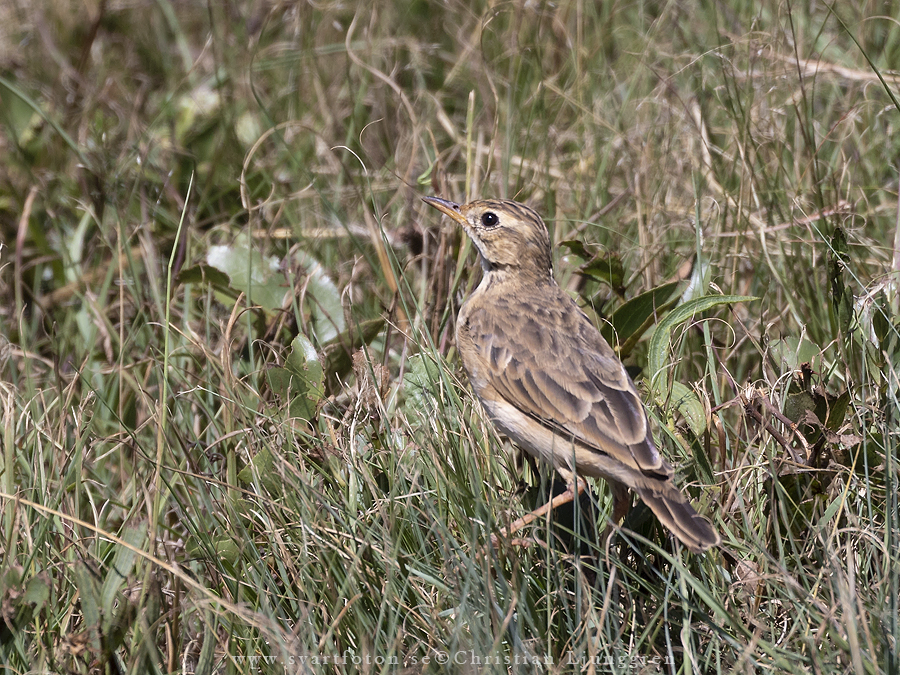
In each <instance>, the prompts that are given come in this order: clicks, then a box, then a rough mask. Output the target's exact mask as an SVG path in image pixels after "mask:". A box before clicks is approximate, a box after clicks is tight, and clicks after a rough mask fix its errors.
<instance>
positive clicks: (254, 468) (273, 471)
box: [238, 448, 284, 496]
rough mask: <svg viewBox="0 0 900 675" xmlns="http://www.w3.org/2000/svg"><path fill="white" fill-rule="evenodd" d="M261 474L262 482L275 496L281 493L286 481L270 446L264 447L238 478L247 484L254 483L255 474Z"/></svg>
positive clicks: (260, 479) (260, 480)
mask: <svg viewBox="0 0 900 675" xmlns="http://www.w3.org/2000/svg"><path fill="white" fill-rule="evenodd" d="M254 474H256V475H257V476H259V482H260V484H261V485H262V486H263V487H264V488H265V489H266V491H267V492H268V493H269V494H270V495H273V496H277V495H279V494H281V491H282V485H283V484H284V481H283V480H282V478H281V476H280V475H279V473H278V469H277V467H276V466H275V457H274V455H272V452H271V451H270V450H269V449H268V448H263V449H262V450H260V451H259V452H258V453H256V456H255V457H254V458H253V459H251V460H250V463H249V464H248V465H247V466H245V467H244V468H243V469H241V471H240V473H238V480H239V481H241V482H242V483H244V484H245V485H252V484H253V476H254Z"/></svg>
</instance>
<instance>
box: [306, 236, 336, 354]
mask: <svg viewBox="0 0 900 675" xmlns="http://www.w3.org/2000/svg"><path fill="white" fill-rule="evenodd" d="M296 260H297V263H298V264H299V266H300V267H302V268H303V270H304V271H305V272H306V274H307V275H308V278H307V280H306V302H307V304H308V306H309V312H310V315H311V318H312V331H311V332H312V333H313V334H314V335H315V339H316V341H317V342H316V343H317V344H319V345H323V344H325V343H326V342H330V341H331V340H333V339H334V338H336V337H337V336H338V335H340V334H341V333H343V332H344V331H345V330H347V323H346V321H345V320H344V306H343V305H342V304H341V292H340V290H339V289H338V287H337V286H336V285H335V283H334V282H333V281H332V280H331V277H329V276H328V273H327V272H326V271H325V268H324V267H322V264H321V263H320V262H319V261H318V260H316V259H315V258H313V257H312V256H311V255H310V254H309V253H307V252H305V251H300V252H298V253H297V257H296ZM303 330H305V331H306V332H307V333H309V332H310V331H309V330H307V329H306V328H305V327H304V328H303Z"/></svg>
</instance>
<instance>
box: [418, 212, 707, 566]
mask: <svg viewBox="0 0 900 675" xmlns="http://www.w3.org/2000/svg"><path fill="white" fill-rule="evenodd" d="M422 199H423V201H424V202H425V203H426V204H428V205H429V206H432V207H434V208H436V209H437V210H438V211H440V212H441V213H443V214H445V215H447V216H448V217H449V218H451V219H452V220H453V221H455V222H456V223H458V224H459V225H461V226H462V228H463V230H464V231H465V233H466V234H467V235H468V236H469V238H470V239H471V240H472V242H473V243H474V245H475V248H476V249H477V250H478V254H479V258H480V262H481V268H482V271H483V275H482V278H481V282H480V283H479V284H478V286H477V287H476V288H475V290H474V291H473V292H472V293H471V295H470V296H469V297H468V298H467V299H466V300H465V302H464V303H463V305H462V307H461V308H460V310H459V315H458V317H457V322H456V347H457V351H458V353H459V355H460V360H461V361H462V365H463V368H464V369H465V371H466V373H467V375H468V379H469V383H470V385H471V387H472V389H473V390H474V392H475V394H476V396H477V398H478V399H479V400H480V401H481V404H482V406H483V408H484V410H485V411H486V413H487V415H488V417H489V418H490V420H491V421H492V422H493V424H494V425H495V427H496V428H497V429H498V430H499V431H500V432H501V433H503V434H505V435H506V436H507V437H509V438H510V439H511V440H512V441H514V442H515V443H516V444H517V445H518V446H520V447H521V448H522V449H524V450H525V451H527V452H528V453H530V454H531V455H532V456H533V457H535V458H536V459H538V460H540V461H543V462H545V463H547V464H549V465H550V466H552V467H553V468H555V469H556V471H557V472H558V473H559V474H560V476H561V477H562V478H563V480H564V481H565V482H566V484H567V486H568V489H567V490H566V492H564V493H563V494H561V495H557V496H556V497H554V499H553V500H551V501H550V502H548V503H547V504H546V505H544V506H543V507H541V508H540V509H537V510H536V511H534V512H532V513H531V514H529V515H528V516H525V517H524V518H520V519H519V521H517V522H516V523H514V524H513V525H511V526H510V528H508V532H507V534H511V533H512V532H513V531H514V530H516V529H520V528H521V527H524V526H525V525H527V524H528V523H530V522H532V521H533V520H534V519H536V518H539V517H541V516H543V515H544V514H546V513H547V511H549V510H551V509H553V508H556V507H557V506H559V505H560V504H563V503H566V502H568V501H571V500H572V499H574V498H575V495H576V494H580V492H581V491H582V490H583V489H584V482H583V480H581V477H593V478H602V479H604V480H605V481H606V482H607V483H608V484H609V486H610V488H611V492H612V496H613V510H612V515H611V520H612V521H613V523H616V524H618V523H619V522H620V521H621V520H622V519H624V517H625V515H627V513H628V511H629V509H630V508H631V502H632V497H631V494H630V492H629V491H631V492H634V493H636V494H637V495H638V496H639V497H640V498H641V500H643V502H644V503H645V504H646V505H647V506H648V507H650V509H651V510H652V511H653V513H654V514H655V515H656V517H657V519H658V520H659V521H660V522H661V523H662V524H663V525H664V526H665V527H666V528H667V529H668V530H669V531H671V532H672V534H674V535H675V537H676V538H677V539H678V540H679V541H681V543H682V544H684V546H685V547H686V548H688V549H689V550H690V551H692V552H694V553H702V552H704V551H706V550H708V549H710V548H712V547H715V546H718V545H719V544H720V543H721V538H720V536H719V534H718V532H717V531H716V529H715V528H714V527H713V525H712V524H711V523H710V521H709V520H707V519H706V518H705V517H703V516H701V515H700V514H698V513H697V511H695V510H694V508H693V507H692V506H691V504H690V502H689V501H688V500H687V499H686V498H685V496H684V495H683V494H682V493H681V492H680V491H679V490H678V488H677V487H676V486H675V483H674V481H673V475H674V471H673V468H672V465H671V464H669V462H667V461H666V460H665V458H663V457H662V456H661V455H660V453H659V451H658V449H657V447H656V444H655V442H654V440H653V435H652V431H651V429H650V422H649V418H648V416H647V412H646V410H645V408H644V406H643V403H642V401H641V398H640V396H639V395H638V392H637V389H636V387H635V385H634V382H633V380H632V379H631V377H630V375H629V374H628V372H627V371H626V370H625V366H624V365H623V364H622V362H621V361H620V360H619V358H618V356H617V355H616V353H615V351H613V349H612V347H610V346H609V344H608V343H607V342H606V340H605V339H604V338H603V336H602V335H601V334H600V331H598V330H597V328H596V327H595V326H594V324H593V323H592V322H591V320H590V319H589V318H588V317H587V315H586V314H585V313H584V312H583V311H582V310H581V309H580V308H579V307H578V305H577V304H576V303H575V301H574V300H573V299H572V298H571V297H570V296H569V295H568V294H567V293H566V292H565V291H563V289H562V288H560V286H559V285H558V284H557V282H556V279H555V278H554V276H553V266H552V257H551V245H550V235H549V232H548V231H547V226H546V225H545V224H544V221H543V220H542V219H541V217H540V216H539V215H538V214H537V212H536V211H534V210H533V209H531V208H530V207H528V206H526V205H525V204H521V203H518V202H515V201H510V200H505V199H484V200H476V201H472V202H469V203H467V204H457V203H454V202H451V201H448V200H445V199H440V198H437V197H422Z"/></svg>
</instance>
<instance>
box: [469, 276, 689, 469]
mask: <svg viewBox="0 0 900 675" xmlns="http://www.w3.org/2000/svg"><path fill="white" fill-rule="evenodd" d="M545 290H546V289H545ZM556 291H557V292H558V297H557V298H554V300H555V302H553V303H547V302H546V301H544V302H543V303H541V309H540V321H536V320H535V316H534V315H535V312H534V309H533V308H534V304H535V303H534V302H529V298H528V297H519V298H517V300H516V303H517V304H519V305H520V307H518V308H516V307H509V308H508V309H509V310H512V311H505V312H503V313H502V315H503V317H504V321H503V323H502V324H501V323H500V322H499V321H498V320H497V318H496V317H497V314H496V313H493V312H488V311H477V312H472V313H470V314H469V315H468V316H467V323H468V330H469V331H470V334H471V335H472V336H473V337H474V338H475V339H474V343H475V345H476V346H477V347H478V348H479V349H480V350H481V352H482V353H481V356H482V359H481V363H482V364H483V367H486V368H487V369H488V370H489V372H488V373H485V375H486V376H487V377H486V379H487V381H489V382H491V383H492V384H493V386H494V388H495V389H496V390H497V392H498V393H499V394H500V395H501V396H502V397H503V398H504V399H505V400H506V401H508V402H509V403H511V404H512V405H514V406H515V407H516V408H517V409H519V410H520V411H521V412H523V413H524V414H526V415H528V416H529V417H531V418H532V419H535V420H537V421H539V422H540V423H541V424H543V425H545V426H547V427H550V428H553V429H554V430H556V431H558V432H561V433H562V434H563V435H567V436H571V437H572V438H573V439H577V440H578V441H580V442H581V443H582V444H584V445H586V446H587V447H588V448H590V449H593V450H595V451H599V452H602V453H604V454H606V455H609V456H610V457H612V458H613V459H615V460H617V461H619V462H622V463H623V464H625V465H626V466H629V467H631V468H633V469H637V470H639V471H642V472H653V473H659V474H663V475H665V476H668V475H671V472H672V469H671V467H669V465H668V464H667V463H666V462H665V461H664V460H663V459H662V458H661V457H660V455H659V453H658V452H657V450H656V447H655V446H654V444H653V440H652V437H651V436H650V430H649V424H648V422H647V415H646V413H645V411H644V408H643V405H642V403H641V400H640V397H639V396H638V393H637V390H636V389H635V386H634V383H633V382H632V381H631V378H630V377H629V376H628V373H627V372H626V371H625V367H624V366H623V365H622V363H621V362H620V361H619V359H618V358H617V357H616V354H615V352H614V351H613V350H612V348H610V346H609V345H608V344H606V341H605V340H603V338H602V336H601V335H600V333H599V332H598V331H597V329H596V328H594V326H593V325H592V324H591V322H590V320H589V319H588V318H587V316H585V315H584V313H583V312H581V310H580V309H578V307H577V306H576V305H575V303H574V302H573V301H572V299H571V298H569V296H568V295H566V294H565V293H564V292H563V291H562V290H561V289H559V288H558V287H556ZM573 309H574V310H575V311H572V310H573ZM509 317H515V318H514V319H513V320H512V321H510V320H509Z"/></svg>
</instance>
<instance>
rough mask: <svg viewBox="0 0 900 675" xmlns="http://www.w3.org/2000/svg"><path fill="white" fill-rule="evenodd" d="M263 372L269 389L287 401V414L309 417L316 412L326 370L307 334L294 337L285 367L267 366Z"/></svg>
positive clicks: (323, 393)
mask: <svg viewBox="0 0 900 675" xmlns="http://www.w3.org/2000/svg"><path fill="white" fill-rule="evenodd" d="M266 376H267V377H268V380H269V386H270V387H271V388H272V391H273V392H275V394H276V395H278V397H279V398H281V399H282V400H283V401H287V402H288V414H289V416H290V417H299V418H302V419H305V420H311V419H312V418H313V417H314V416H315V413H316V407H317V404H318V403H319V401H321V400H322V397H323V396H324V395H325V373H324V371H323V370H322V363H321V361H319V355H318V354H317V353H316V350H315V347H313V345H312V343H311V342H310V341H309V340H308V339H307V338H306V336H304V335H298V336H297V337H295V338H294V341H293V342H291V353H290V354H289V355H288V357H287V359H286V360H285V363H284V367H283V368H281V367H274V368H269V369H268V370H267V371H266Z"/></svg>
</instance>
